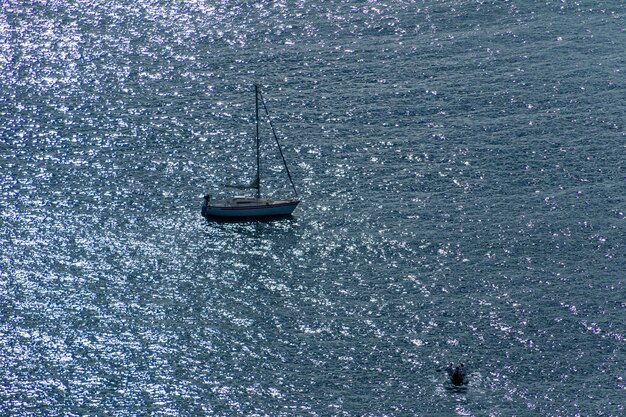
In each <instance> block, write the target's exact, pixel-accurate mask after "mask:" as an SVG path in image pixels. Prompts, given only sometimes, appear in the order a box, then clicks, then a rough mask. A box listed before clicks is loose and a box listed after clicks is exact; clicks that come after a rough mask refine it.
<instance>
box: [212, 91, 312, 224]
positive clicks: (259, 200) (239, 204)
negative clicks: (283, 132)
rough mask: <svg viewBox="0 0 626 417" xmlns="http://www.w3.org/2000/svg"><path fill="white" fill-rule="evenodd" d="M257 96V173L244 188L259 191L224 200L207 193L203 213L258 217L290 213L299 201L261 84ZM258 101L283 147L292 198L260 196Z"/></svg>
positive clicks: (213, 216)
mask: <svg viewBox="0 0 626 417" xmlns="http://www.w3.org/2000/svg"><path fill="white" fill-rule="evenodd" d="M254 96H255V104H256V177H255V178H254V179H253V180H252V182H251V183H250V185H248V186H247V187H245V188H251V189H256V195H255V196H254V197H250V196H235V197H232V198H229V199H225V200H212V199H211V196H210V195H208V194H207V195H205V196H204V203H203V204H202V215H203V216H204V217H207V218H224V219H228V218H230V219H243V218H246V219H248V218H249V219H255V218H256V219H258V218H272V217H285V216H290V215H291V213H292V212H293V211H294V210H295V208H296V206H297V205H298V204H299V203H300V200H299V199H298V192H297V191H296V186H295V185H294V183H293V180H292V178H291V173H290V172H289V167H288V166H287V161H286V160H285V155H284V154H283V151H282V149H281V147H280V143H279V142H278V136H277V135H276V130H275V129H274V125H273V124H272V119H271V118H270V115H269V111H268V110H267V106H266V105H265V101H264V100H263V96H262V95H261V90H260V89H259V86H258V85H255V86H254ZM259 103H260V104H262V105H263V109H264V110H265V114H266V115H267V119H268V120H269V124H270V127H271V128H272V133H273V135H274V139H275V140H276V145H277V146H278V150H279V151H280V156H281V157H282V159H283V164H284V166H285V171H286V172H287V176H288V177H289V181H290V182H291V186H292V188H293V192H294V197H295V198H290V199H272V198H266V197H261V163H260V157H261V155H260V138H259Z"/></svg>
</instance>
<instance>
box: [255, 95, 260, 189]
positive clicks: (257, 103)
mask: <svg viewBox="0 0 626 417" xmlns="http://www.w3.org/2000/svg"><path fill="white" fill-rule="evenodd" d="M254 99H255V104H256V198H257V199H259V198H261V159H260V144H259V86H258V85H257V84H254Z"/></svg>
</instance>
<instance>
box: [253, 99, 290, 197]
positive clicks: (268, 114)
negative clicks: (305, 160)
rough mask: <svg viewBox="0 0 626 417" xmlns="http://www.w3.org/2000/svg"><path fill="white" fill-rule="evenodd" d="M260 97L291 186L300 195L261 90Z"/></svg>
mask: <svg viewBox="0 0 626 417" xmlns="http://www.w3.org/2000/svg"><path fill="white" fill-rule="evenodd" d="M259 97H261V103H262V104H263V108H264V109H265V114H266V115H267V120H268V121H269V122H270V127H271V128H272V133H273V134H274V139H275V140H276V145H278V151H279V152H280V156H281V158H283V165H285V170H286V171H287V176H288V177H289V182H291V186H292V187H293V192H294V194H295V195H296V198H297V197H298V191H296V186H295V184H294V183H293V179H292V178H291V172H289V167H288V166H287V161H286V160H285V155H284V154H283V150H282V148H281V147H280V142H278V136H277V135H276V129H274V124H273V123H272V118H271V117H270V112H269V111H268V110H267V106H266V105H265V99H263V94H261V91H260V90H259Z"/></svg>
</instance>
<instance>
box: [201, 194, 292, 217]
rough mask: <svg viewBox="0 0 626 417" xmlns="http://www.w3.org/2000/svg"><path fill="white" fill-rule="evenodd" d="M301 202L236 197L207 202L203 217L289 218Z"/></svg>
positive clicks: (203, 208) (203, 207)
mask: <svg viewBox="0 0 626 417" xmlns="http://www.w3.org/2000/svg"><path fill="white" fill-rule="evenodd" d="M298 203H300V200H270V199H265V198H260V199H257V198H241V197H235V198H232V199H229V200H223V201H214V202H211V201H205V202H204V204H203V206H202V215H203V216H205V217H221V218H262V217H279V216H288V215H290V214H291V213H293V211H294V210H295V208H296V206H297V205H298Z"/></svg>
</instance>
